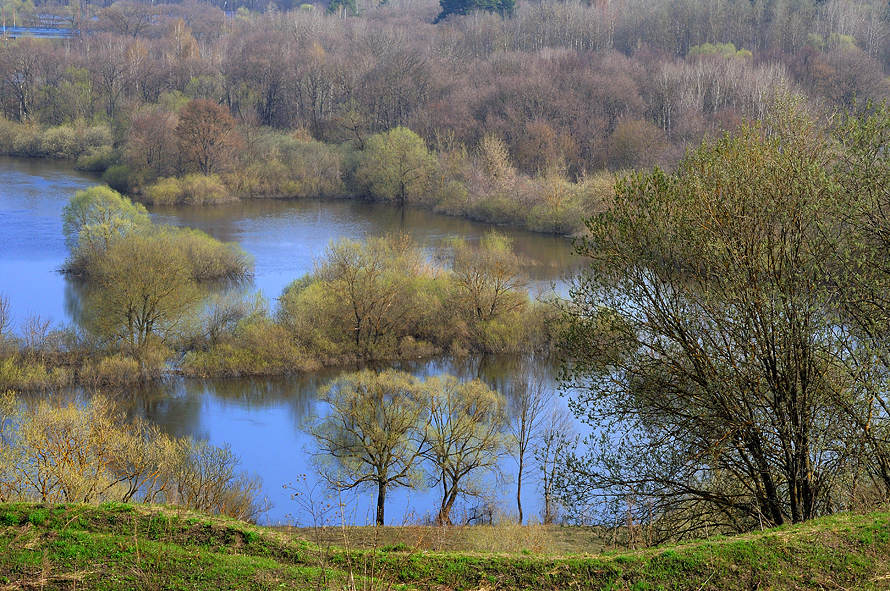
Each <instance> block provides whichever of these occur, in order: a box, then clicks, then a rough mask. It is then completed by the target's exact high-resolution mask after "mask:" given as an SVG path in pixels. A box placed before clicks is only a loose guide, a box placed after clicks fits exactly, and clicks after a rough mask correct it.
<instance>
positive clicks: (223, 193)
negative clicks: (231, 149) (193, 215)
mask: <svg viewBox="0 0 890 591" xmlns="http://www.w3.org/2000/svg"><path fill="white" fill-rule="evenodd" d="M142 193H143V195H144V197H145V201H146V202H148V203H152V204H154V205H178V204H187V205H211V204H217V203H228V202H231V201H237V199H238V198H237V196H236V195H234V194H233V193H232V192H231V191H230V190H229V188H228V187H227V186H226V184H225V183H223V181H222V179H221V178H220V177H219V176H218V175H215V174H214V175H210V176H204V175H202V174H190V175H186V176H185V177H183V178H181V179H179V178H172V177H171V178H164V179H160V180H159V181H157V182H156V183H154V184H152V185H149V186H148V187H146V188H145V189H143V192H142Z"/></svg>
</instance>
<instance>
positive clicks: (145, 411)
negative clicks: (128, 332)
mask: <svg viewBox="0 0 890 591" xmlns="http://www.w3.org/2000/svg"><path fill="white" fill-rule="evenodd" d="M0 178H2V179H3V182H2V183H0V294H2V295H4V296H5V297H6V298H7V299H8V300H9V303H10V307H11V310H12V313H13V316H14V319H15V321H16V322H17V323H18V326H21V323H22V322H24V321H25V319H26V318H27V317H29V316H35V315H39V316H40V317H42V318H43V319H47V318H51V319H52V320H53V322H54V323H57V324H62V323H68V322H70V321H71V318H72V311H73V310H76V309H77V302H76V301H75V300H76V297H77V295H76V294H77V292H76V290H75V289H73V288H72V287H71V286H70V285H69V284H68V282H67V281H66V279H65V278H64V277H63V276H62V275H60V274H59V273H58V272H57V270H58V269H59V267H60V266H61V265H62V263H63V262H64V260H65V257H66V256H67V250H66V248H65V243H64V239H63V236H62V222H61V211H62V208H63V207H64V206H65V204H66V203H67V201H68V199H69V198H70V197H71V196H72V195H73V194H74V192H75V191H77V190H79V189H83V188H86V187H89V186H92V185H94V184H97V183H98V182H99V181H98V179H97V178H96V177H95V176H93V175H89V174H85V173H80V172H77V171H75V170H73V169H72V168H71V167H70V166H67V165H66V164H64V163H59V162H54V161H43V160H23V159H15V158H2V157H0ZM149 211H150V213H151V215H152V217H153V219H154V221H155V222H158V223H167V224H172V225H180V226H190V227H193V228H198V229H200V230H203V231H205V232H207V233H208V234H210V235H211V236H213V237H215V238H218V239H220V240H224V241H230V242H238V243H239V244H240V245H241V246H242V247H243V248H244V249H245V250H246V251H247V252H248V253H249V254H251V255H253V256H254V257H255V259H256V274H255V277H254V279H253V285H252V288H253V289H254V290H260V291H262V292H263V294H264V295H265V296H266V297H267V298H269V299H270V301H272V302H273V303H274V299H275V298H276V297H277V296H278V295H279V294H280V293H281V290H282V289H283V288H284V286H286V285H287V284H288V283H290V282H291V281H293V280H294V279H296V278H298V277H300V276H302V275H303V274H305V273H307V272H309V271H311V269H312V265H313V261H314V260H315V259H316V258H318V257H320V256H321V255H323V253H324V249H325V247H326V246H327V245H328V244H329V243H330V242H331V241H332V240H336V239H338V238H340V237H348V238H352V239H356V240H362V239H365V238H368V237H372V236H382V235H384V234H386V233H388V232H408V233H410V234H411V236H413V237H414V239H415V240H416V241H417V242H418V243H419V244H420V245H421V246H422V247H423V248H425V249H427V250H428V251H429V252H430V253H432V251H433V250H434V249H435V248H436V247H437V246H438V245H439V244H440V243H441V242H442V241H443V240H444V239H447V238H448V237H450V236H464V237H465V238H466V239H467V240H468V241H470V242H472V241H477V240H478V239H479V237H480V236H482V235H483V234H484V233H485V232H487V231H489V230H490V229H491V228H492V227H491V226H489V225H487V224H480V223H474V222H469V221H466V220H461V219H457V218H451V217H446V216H440V215H436V214H433V213H431V212H428V211H424V210H412V209H407V210H405V211H402V210H400V209H399V208H395V207H391V206H387V205H380V204H368V203H363V202H360V201H353V200H347V201H315V200H301V201H296V200H255V201H247V202H239V203H233V204H227V205H221V206H204V207H191V208H190V207H179V208H169V207H168V208H149ZM499 231H501V232H503V233H506V234H508V235H509V236H510V237H511V238H512V239H513V245H514V250H515V251H516V252H517V253H518V254H520V255H521V256H523V257H524V258H525V260H526V262H527V264H526V265H525V272H526V273H527V274H528V276H529V277H530V279H531V280H532V292H533V293H535V294H538V295H542V296H546V294H547V293H548V292H551V286H555V287H556V290H557V291H558V292H564V290H565V285H566V282H565V280H564V277H565V275H566V274H567V273H569V272H571V271H572V270H573V269H572V266H573V265H574V264H575V261H574V260H573V257H572V254H571V244H570V242H569V241H568V240H566V239H563V238H558V237H553V236H544V235H539V234H534V233H530V232H525V231H521V230H515V229H499ZM402 368H403V369H405V370H408V371H411V372H413V373H415V374H418V375H432V374H436V373H441V372H449V373H453V374H455V375H458V376H459V377H464V378H471V377H481V378H482V379H485V380H486V381H488V382H489V383H491V384H505V383H508V382H509V381H510V379H511V377H512V376H513V374H514V371H513V369H514V368H513V367H512V366H511V363H510V361H509V360H491V359H469V360H460V361H454V360H448V359H440V360H436V361H432V362H425V363H422V364H405V365H404V366H403V367H402ZM340 371H345V370H340ZM337 373H338V372H336V371H327V372H321V373H317V374H307V375H302V376H298V377H287V378H281V379H262V380H256V379H253V380H185V379H178V378H172V379H169V380H165V381H164V382H162V383H157V384H150V385H148V386H145V387H141V388H138V389H136V390H134V391H133V392H132V397H131V398H132V404H133V408H132V411H133V412H134V413H137V414H140V415H142V416H145V417H146V418H148V419H150V420H152V421H154V422H156V423H157V424H158V425H160V426H161V427H162V428H163V429H164V430H165V431H167V432H168V433H170V434H171V435H176V436H186V435H189V436H194V437H202V438H206V439H208V440H209V441H210V442H211V443H213V444H215V445H223V444H228V445H230V446H231V448H232V450H233V451H234V452H235V453H236V454H237V455H238V456H239V457H240V458H241V461H242V468H244V469H246V470H248V471H250V472H255V473H257V474H259V475H260V476H261V477H262V478H263V481H264V487H265V492H266V494H267V496H268V498H269V500H270V501H271V502H272V503H273V508H272V509H271V510H270V511H269V512H268V514H267V515H266V516H265V520H266V521H267V522H269V523H285V522H289V521H294V520H296V521H303V520H304V519H305V516H300V515H298V514H297V510H298V507H297V506H296V504H295V503H294V502H293V501H291V500H290V492H289V491H288V490H286V489H284V488H283V486H285V485H287V484H288V483H294V484H295V485H296V483H297V479H298V477H299V475H301V474H306V475H307V479H308V486H311V485H312V483H313V482H314V478H313V475H312V472H311V467H310V465H309V464H308V462H307V453H306V449H307V444H308V440H307V437H306V436H305V434H304V433H303V432H302V430H301V429H300V425H301V423H302V422H303V421H304V420H305V419H306V417H307V416H308V415H309V414H310V413H311V412H312V411H313V410H314V408H315V401H316V392H317V390H318V388H319V387H320V386H321V385H323V384H324V383H326V382H327V381H329V380H330V379H331V378H333V377H335V376H336V375H337ZM551 383H552V380H551ZM511 470H514V468H513V467H512V465H511V463H510V462H509V461H505V471H506V472H508V473H509V472H510V471H511ZM299 486H300V487H304V486H306V485H299ZM492 486H495V485H494V484H492ZM374 498H375V497H374V495H373V494H371V493H369V494H364V495H360V496H359V497H358V499H357V500H356V501H355V502H352V503H350V514H351V515H352V516H353V517H352V519H353V520H354V521H355V522H356V523H359V524H363V523H365V522H366V520H367V521H371V520H373V501H374ZM502 498H503V500H504V502H503V508H504V509H506V510H513V509H515V502H514V501H512V499H514V498H515V489H513V488H512V487H511V485H508V484H504V485H503V494H502ZM523 498H524V500H523V507H524V509H525V513H526V515H534V514H535V513H536V512H537V511H538V510H539V509H540V506H539V504H538V503H537V502H536V498H537V495H536V493H535V491H534V487H533V485H530V486H526V487H525V492H524V494H523ZM435 503H436V496H435V493H434V492H431V491H427V492H420V493H418V492H409V491H406V490H404V489H402V490H395V491H392V493H391V494H390V497H389V500H388V503H387V521H388V522H392V523H401V521H402V520H403V518H404V516H405V515H407V514H408V513H409V512H412V513H414V514H417V515H423V514H426V513H427V512H430V513H432V512H434V510H435V506H434V505H435Z"/></svg>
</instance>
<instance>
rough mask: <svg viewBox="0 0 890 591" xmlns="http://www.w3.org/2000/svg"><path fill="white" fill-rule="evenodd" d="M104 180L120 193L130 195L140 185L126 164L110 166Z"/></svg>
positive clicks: (103, 176)
mask: <svg viewBox="0 0 890 591" xmlns="http://www.w3.org/2000/svg"><path fill="white" fill-rule="evenodd" d="M102 180H103V181H105V182H106V183H108V186H109V187H111V188H112V189H114V190H115V191H118V192H120V193H129V192H131V191H132V190H133V188H134V187H135V186H136V185H137V184H138V183H137V182H136V181H135V178H134V176H133V174H132V172H131V171H130V167H129V166H126V165H124V164H115V165H114V166H109V167H108V170H106V171H105V174H103V175H102Z"/></svg>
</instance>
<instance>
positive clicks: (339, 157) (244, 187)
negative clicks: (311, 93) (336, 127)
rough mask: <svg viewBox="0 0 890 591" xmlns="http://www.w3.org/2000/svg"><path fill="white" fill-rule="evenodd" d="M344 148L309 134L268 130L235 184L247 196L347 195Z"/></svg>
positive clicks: (233, 179) (313, 196)
mask: <svg viewBox="0 0 890 591" xmlns="http://www.w3.org/2000/svg"><path fill="white" fill-rule="evenodd" d="M343 168H344V164H343V154H342V151H341V149H339V148H338V147H336V146H331V145H329V144H325V143H323V142H319V141H316V140H313V139H311V138H308V137H297V136H293V135H283V134H277V133H268V134H266V135H265V136H263V137H262V138H261V139H260V141H259V142H258V145H257V147H256V153H255V155H254V157H253V158H252V159H251V160H250V162H249V164H247V166H245V167H244V168H243V169H240V170H237V171H235V172H234V173H232V174H231V175H230V176H231V179H232V184H233V185H234V186H235V187H237V190H238V191H239V192H240V193H241V194H242V195H244V196H245V197H310V198H320V197H343V196H345V195H346V187H345V185H344V184H343V180H342V178H341V177H342V173H343Z"/></svg>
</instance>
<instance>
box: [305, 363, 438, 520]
mask: <svg viewBox="0 0 890 591" xmlns="http://www.w3.org/2000/svg"><path fill="white" fill-rule="evenodd" d="M319 399H320V400H321V401H322V402H324V403H326V404H327V405H328V406H329V410H328V413H327V414H326V415H325V416H324V418H322V419H321V420H320V421H319V422H317V423H315V424H313V425H312V426H311V427H309V433H310V434H311V435H312V437H313V438H314V439H315V445H316V447H317V449H318V453H317V454H316V456H315V458H316V464H317V465H318V466H319V469H320V472H321V474H322V476H323V477H324V478H325V479H326V480H327V481H328V482H329V483H331V484H332V485H334V486H335V487H336V488H338V489H341V490H342V489H352V488H356V487H364V486H368V487H376V489H377V518H376V523H377V525H383V524H384V508H385V503H386V494H387V492H388V491H389V490H391V489H392V488H393V487H397V486H407V487H412V488H413V487H414V486H416V485H417V484H418V482H419V477H420V471H419V464H420V460H421V455H422V453H423V451H424V449H425V445H426V441H425V437H424V432H423V428H422V425H421V421H422V420H423V419H424V418H425V415H426V413H427V404H426V402H425V400H424V397H423V392H422V390H421V388H420V387H419V385H418V382H417V380H416V379H415V378H413V377H412V376H411V375H410V374H406V373H404V372H399V371H395V370H388V371H385V372H383V373H376V372H373V371H370V370H364V371H361V372H358V373H353V374H349V375H346V376H342V377H340V378H338V379H337V380H335V381H334V382H333V383H332V384H331V385H329V386H328V387H327V388H325V389H324V390H323V391H322V392H321V395H320V397H319Z"/></svg>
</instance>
